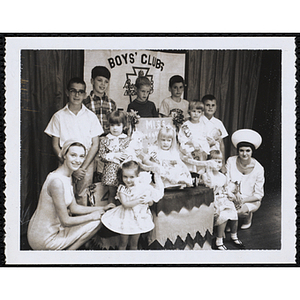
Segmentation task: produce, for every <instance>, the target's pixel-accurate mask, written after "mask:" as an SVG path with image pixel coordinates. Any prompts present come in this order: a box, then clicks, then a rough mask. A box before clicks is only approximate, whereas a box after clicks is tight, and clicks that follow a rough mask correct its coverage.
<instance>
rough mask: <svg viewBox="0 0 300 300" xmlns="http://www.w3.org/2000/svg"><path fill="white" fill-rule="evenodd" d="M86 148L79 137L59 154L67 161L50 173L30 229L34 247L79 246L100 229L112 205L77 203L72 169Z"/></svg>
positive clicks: (81, 158)
mask: <svg viewBox="0 0 300 300" xmlns="http://www.w3.org/2000/svg"><path fill="white" fill-rule="evenodd" d="M85 155H86V149H85V147H84V145H83V144H82V143H81V142H80V141H77V140H68V141H66V142H65V143H64V145H63V147H62V149H61V151H60V154H59V156H60V157H61V158H62V159H63V164H62V165H61V166H59V167H58V168H57V169H56V170H55V171H53V172H51V173H50V174H48V176H47V178H46V180H45V182H44V184H43V187H42V190H41V193H40V198H39V202H38V206H37V209H36V211H35V213H34V214H33V216H32V218H31V220H30V222H29V226H28V231H27V237H28V242H29V245H30V246H31V248H32V249H34V250H64V249H66V250H75V249H78V248H79V247H80V246H81V245H83V244H84V243H85V242H86V241H88V240H89V239H90V238H91V237H92V236H93V235H94V234H95V233H96V232H97V230H98V229H99V226H100V219H101V216H102V214H103V213H104V211H105V210H106V209H108V208H109V207H105V208H102V207H88V206H81V205H78V204H77V203H76V200H75V197H74V194H73V186H72V173H73V172H74V171H76V170H78V168H79V167H80V166H81V164H82V163H83V161H84V159H85Z"/></svg>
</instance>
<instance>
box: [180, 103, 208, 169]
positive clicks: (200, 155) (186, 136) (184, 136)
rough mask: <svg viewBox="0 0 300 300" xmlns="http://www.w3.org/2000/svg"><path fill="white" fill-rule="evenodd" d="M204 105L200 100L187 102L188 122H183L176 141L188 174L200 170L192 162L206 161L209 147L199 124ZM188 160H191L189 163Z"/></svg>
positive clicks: (200, 123)
mask: <svg viewBox="0 0 300 300" xmlns="http://www.w3.org/2000/svg"><path fill="white" fill-rule="evenodd" d="M203 109H204V105H203V103H202V102H201V101H200V100H193V101H190V102H189V115H190V117H189V120H187V121H185V122H184V123H183V124H182V126H181V127H180V130H179V133H178V141H179V143H180V150H181V152H182V154H183V157H184V158H186V159H183V161H184V162H185V164H186V165H187V167H188V169H189V171H190V172H198V171H199V170H200V168H199V167H197V166H196V165H195V163H194V160H199V161H203V160H206V159H207V155H208V154H209V151H210V147H209V143H208V141H207V139H206V137H205V135H204V126H203V123H202V122H200V117H201V116H202V114H203ZM190 159H191V160H192V161H191V163H190Z"/></svg>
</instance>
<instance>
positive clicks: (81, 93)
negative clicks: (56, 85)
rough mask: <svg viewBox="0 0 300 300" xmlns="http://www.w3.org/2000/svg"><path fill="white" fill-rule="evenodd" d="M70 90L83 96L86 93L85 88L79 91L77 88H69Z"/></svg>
mask: <svg viewBox="0 0 300 300" xmlns="http://www.w3.org/2000/svg"><path fill="white" fill-rule="evenodd" d="M69 92H70V93H71V94H73V95H77V94H78V95H80V96H82V95H84V94H85V90H79V91H77V90H75V89H70V90H69Z"/></svg>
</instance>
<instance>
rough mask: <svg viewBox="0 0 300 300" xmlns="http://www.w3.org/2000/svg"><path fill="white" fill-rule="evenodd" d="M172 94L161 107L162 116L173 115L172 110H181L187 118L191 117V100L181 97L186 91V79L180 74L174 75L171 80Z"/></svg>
mask: <svg viewBox="0 0 300 300" xmlns="http://www.w3.org/2000/svg"><path fill="white" fill-rule="evenodd" d="M169 91H170V93H171V96H170V97H168V98H166V99H164V100H163V101H162V102H161V104H160V107H159V114H160V116H161V117H169V116H172V112H176V111H177V110H180V111H181V112H182V113H183V116H184V118H185V119H187V118H188V117H189V114H188V110H189V102H188V101H187V100H184V99H182V98H181V96H182V94H183V92H184V79H183V78H182V77H181V76H180V75H174V76H172V77H171V78H170V80H169Z"/></svg>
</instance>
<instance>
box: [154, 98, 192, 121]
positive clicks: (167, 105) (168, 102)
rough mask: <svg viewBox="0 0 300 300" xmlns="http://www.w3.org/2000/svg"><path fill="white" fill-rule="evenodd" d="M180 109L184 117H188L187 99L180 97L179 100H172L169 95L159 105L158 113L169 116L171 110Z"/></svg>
mask: <svg viewBox="0 0 300 300" xmlns="http://www.w3.org/2000/svg"><path fill="white" fill-rule="evenodd" d="M177 109H180V110H181V111H182V113H183V115H184V118H185V119H186V118H188V116H189V114H188V110H189V102H188V101H187V100H184V99H181V101H180V102H176V101H174V100H173V99H172V98H171V97H168V98H166V99H164V100H163V101H162V102H161V104H160V107H159V113H160V114H162V115H164V116H166V117H169V116H170V114H171V113H172V110H177Z"/></svg>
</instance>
